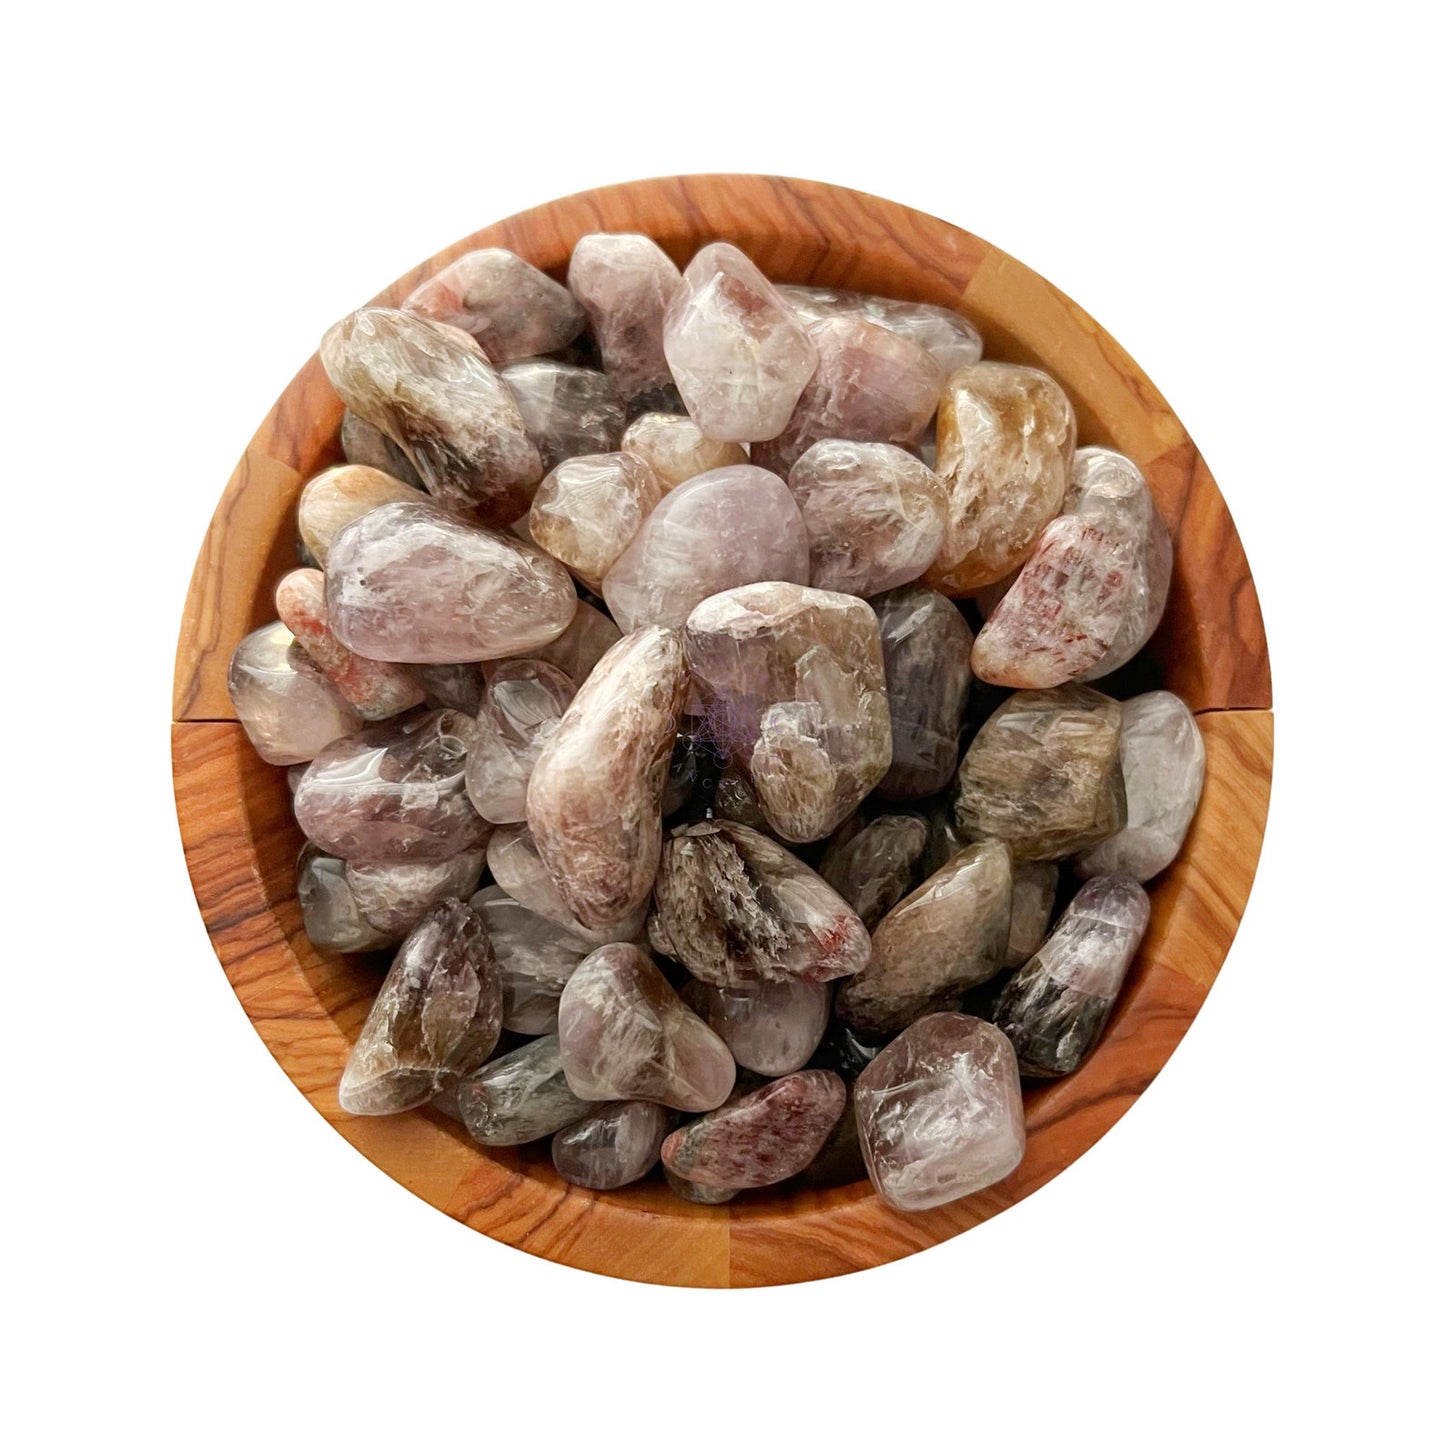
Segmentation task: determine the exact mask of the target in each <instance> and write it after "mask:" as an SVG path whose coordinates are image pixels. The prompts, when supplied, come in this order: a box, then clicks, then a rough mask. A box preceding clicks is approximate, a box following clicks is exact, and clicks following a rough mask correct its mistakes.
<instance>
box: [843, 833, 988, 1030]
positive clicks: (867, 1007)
mask: <svg viewBox="0 0 1445 1445" xmlns="http://www.w3.org/2000/svg"><path fill="white" fill-rule="evenodd" d="M1012 903H1013V869H1012V868H1011V866H1010V864H1009V854H1008V849H1007V848H1006V847H1004V845H1003V844H1002V843H995V842H986V843H977V844H974V845H973V846H972V847H970V848H965V849H964V850H963V851H962V852H961V853H958V854H956V855H955V856H954V857H953V858H952V859H950V861H949V862H947V863H945V864H944V866H943V867H942V868H941V869H939V871H938V872H937V873H935V874H933V876H932V877H930V878H926V879H924V881H923V882H922V883H921V884H920V885H919V886H918V887H917V888H916V889H914V891H913V892H912V893H910V894H909V895H908V897H907V898H905V899H904V900H903V902H902V903H899V904H898V905H897V906H896V907H894V908H893V909H891V910H890V911H889V913H888V915H887V916H886V917H885V918H884V919H883V921H882V922H881V923H880V924H879V925H878V927H877V928H875V929H874V930H873V953H872V957H871V959H870V961H869V963H868V966H867V968H865V969H864V970H863V971H862V972H861V973H859V974H856V975H855V976H854V977H853V978H851V979H849V980H848V981H847V982H846V983H845V984H843V985H842V986H841V987H840V988H839V989H838V994H837V999H836V1001H835V1006H836V1008H837V1011H838V1017H839V1018H841V1019H842V1020H843V1021H844V1023H848V1024H852V1025H853V1026H854V1027H855V1028H860V1029H866V1030H869V1031H870V1032H873V1033H893V1032H895V1031H896V1030H898V1029H901V1028H904V1027H906V1026H907V1025H908V1024H910V1023H912V1022H913V1021H914V1020H915V1019H918V1018H921V1017H923V1015H924V1014H929V1013H937V1012H938V1011H939V1010H940V1009H947V1008H949V1007H951V1006H952V1005H953V1004H955V1003H956V1002H957V1000H958V999H959V998H960V997H961V996H962V995H963V994H964V993H965V992H966V991H967V990H968V989H970V988H973V987H974V986H975V985H977V984H980V983H983V982H984V981H985V980H987V979H990V978H992V977H993V975H994V974H996V973H997V972H998V971H999V969H1000V968H1002V967H1003V962H1004V956H1005V952H1006V950H1007V948H1008V937H1009V918H1010V913H1011V909H1012Z"/></svg>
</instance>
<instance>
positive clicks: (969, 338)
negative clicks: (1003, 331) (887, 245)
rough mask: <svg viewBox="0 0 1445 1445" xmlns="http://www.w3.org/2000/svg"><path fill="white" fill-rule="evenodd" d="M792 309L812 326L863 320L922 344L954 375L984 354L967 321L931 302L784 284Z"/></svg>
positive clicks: (781, 288) (782, 289)
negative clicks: (830, 320)
mask: <svg viewBox="0 0 1445 1445" xmlns="http://www.w3.org/2000/svg"><path fill="white" fill-rule="evenodd" d="M778 290H779V291H780V292H781V293H782V294H783V296H785V297H786V298H787V300H788V302H789V303H790V304H791V306H792V307H793V309H794V310H795V311H796V312H797V313H798V315H799V316H801V317H802V318H803V320H804V321H806V322H808V323H809V324H810V325H811V324H812V323H814V322H817V321H826V320H827V319H828V318H829V317H833V316H861V317H862V318H863V319H864V320H865V321H871V322H873V323H874V324H875V325H878V326H884V327H886V328H887V329H888V330H889V331H891V332H893V334H894V335H895V336H901V337H904V338H906V339H907V340H909V341H912V342H915V343H917V345H919V346H921V347H923V349H924V350H925V351H927V352H928V353H929V355H930V356H932V357H933V359H934V361H936V362H937V363H938V367H939V370H940V372H941V373H942V374H943V375H944V376H949V375H951V374H952V373H953V372H955V371H957V370H958V368H959V367H960V366H970V365H972V363H973V362H975V361H978V360H979V359H980V358H981V357H982V356H983V338H982V337H981V336H980V335H979V334H978V328H977V327H976V326H974V324H973V322H971V321H970V320H969V319H968V317H966V316H961V315H959V313H958V312H957V311H951V310H949V308H948V307H946V306H934V305H931V304H930V303H928V302H926V301H896V300H894V299H893V298H892V297H891V296H872V295H869V294H867V293H866V292H862V291H840V290H832V289H829V288H827V287H822V286H779V287H778Z"/></svg>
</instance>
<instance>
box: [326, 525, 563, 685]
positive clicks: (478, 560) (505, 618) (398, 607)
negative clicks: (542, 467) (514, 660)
mask: <svg viewBox="0 0 1445 1445" xmlns="http://www.w3.org/2000/svg"><path fill="white" fill-rule="evenodd" d="M326 602H327V608H328V610H329V613H330V618H331V626H332V629H333V631H334V632H335V634H336V636H337V638H338V639H339V640H340V641H341V642H342V643H343V644H344V645H345V646H346V647H349V648H350V649H351V650H352V651H353V652H357V653H360V654H361V655H362V656H363V657H374V658H377V659H379V660H380V661H382V662H480V661H482V660H483V659H486V658H493V657H514V656H519V655H521V654H522V653H526V652H529V651H531V650H532V649H534V648H537V647H541V646H544V645H545V644H547V643H549V642H552V641H554V640H555V639H556V638H558V637H559V636H561V634H562V632H563V630H564V629H565V628H566V626H567V624H568V623H569V622H571V621H572V618H573V615H574V614H575V613H576V611H577V592H576V589H575V588H574V587H573V585H572V579H571V578H570V577H569V576H568V575H567V569H566V568H565V567H563V566H562V564H561V563H560V562H558V561H556V560H555V558H552V557H549V556H547V554H546V553H545V552H542V551H540V550H539V549H538V548H536V547H529V546H528V545H527V544H526V543H525V542H523V541H521V540H520V539H518V538H517V537H514V536H512V535H511V534H510V533H507V532H494V531H491V530H490V529H488V528H485V527H474V526H472V525H471V524H470V523H468V522H463V521H462V520H460V519H459V518H457V517H452V516H448V515H447V514H446V513H444V512H441V511H439V510H438V509H437V508H435V507H432V506H428V505H427V504H426V503H424V502H390V503H388V504H387V505H385V506H382V507H377V508H375V509H374V510H373V511H370V512H367V513H366V515H365V516H362V517H358V518H357V519H356V521H354V522H351V523H350V524H348V525H347V526H346V527H344V528H342V530H341V532H340V534H339V535H338V536H337V537H336V539H335V541H334V542H333V543H332V546H331V555H330V557H329V558H328V559H327V564H326Z"/></svg>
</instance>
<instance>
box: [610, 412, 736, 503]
mask: <svg viewBox="0 0 1445 1445" xmlns="http://www.w3.org/2000/svg"><path fill="white" fill-rule="evenodd" d="M622 450H623V451H624V452H625V453H626V454H627V455H628V456H630V457H636V458H637V460H638V461H640V462H642V463H644V464H645V465H646V466H647V467H648V468H650V469H651V471H652V473H653V475H654V476H655V477H656V478H657V479H658V481H660V482H661V483H662V485H663V488H664V489H665V490H666V491H669V492H670V491H671V490H672V489H673V488H674V487H680V486H681V485H682V484H683V483H684V482H687V481H691V480H692V478H693V477H699V476H701V475H702V474H703V473H704V472H712V471H716V470H717V469H718V468H719V467H738V466H743V465H745V464H746V463H747V460H748V453H747V448H746V447H743V446H740V445H739V444H738V443H737V442H719V441H713V440H712V438H711V437H705V436H704V435H703V434H702V431H701V429H700V428H699V427H698V424H697V423H696V422H695V421H693V419H692V418H691V417H690V416H673V415H672V414H671V413H669V412H665V411H649V412H644V413H643V414H642V415H641V416H640V417H638V418H637V420H636V421H634V422H633V423H632V425H631V426H629V427H628V428H627V430H626V431H625V432H624V433H623V436H622Z"/></svg>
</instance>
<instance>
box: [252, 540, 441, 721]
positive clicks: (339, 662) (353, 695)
mask: <svg viewBox="0 0 1445 1445" xmlns="http://www.w3.org/2000/svg"><path fill="white" fill-rule="evenodd" d="M276 611H277V612H278V613H279V614H280V617H281V621H282V622H284V623H285V624H286V626H287V627H289V628H290V629H291V633H292V635H293V636H294V637H295V638H296V641H297V642H299V643H300V644H301V646H302V647H304V648H305V649H306V651H307V653H308V654H309V656H310V658H311V660H312V661H313V662H314V663H315V664H316V665H317V667H319V668H320V669H321V671H322V672H324V673H325V674H326V677H327V680H328V681H329V682H330V683H331V685H332V686H333V687H334V688H335V689H336V690H337V692H339V693H340V694H341V695H342V697H344V698H345V699H346V701H347V702H348V703H350V704H351V706H352V707H353V708H355V709H356V713H357V715H358V716H359V717H361V718H364V719H365V720H366V721H367V722H382V721H384V720H385V719H386V718H389V717H395V716H396V715H397V714H398V713H401V712H405V711H406V710H407V709H408V708H412V707H416V706H417V704H418V703H420V702H422V701H423V700H424V698H425V697H426V692H425V690H424V689H423V687H422V685H421V684H420V683H419V682H418V681H417V680H416V678H415V677H413V676H412V675H411V674H410V673H409V672H407V671H406V670H405V669H404V668H401V667H398V666H397V665H396V664H395V663H391V662H377V661H375V660H374V659H372V658H369V657H361V656H359V655H358V654H357V653H354V652H352V651H351V650H350V648H347V647H344V646H343V645H342V644H341V642H340V641H338V639H337V637H336V634H335V633H334V632H333V631H332V630H331V623H330V620H329V619H328V617H327V612H326V578H325V576H324V575H323V574H322V573H320V572H318V571H317V570H316V569H315V568H313V567H302V568H298V569H297V570H296V571H295V572H288V573H287V574H286V575H285V576H284V577H283V578H282V579H281V580H280V582H278V583H277V584H276Z"/></svg>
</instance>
